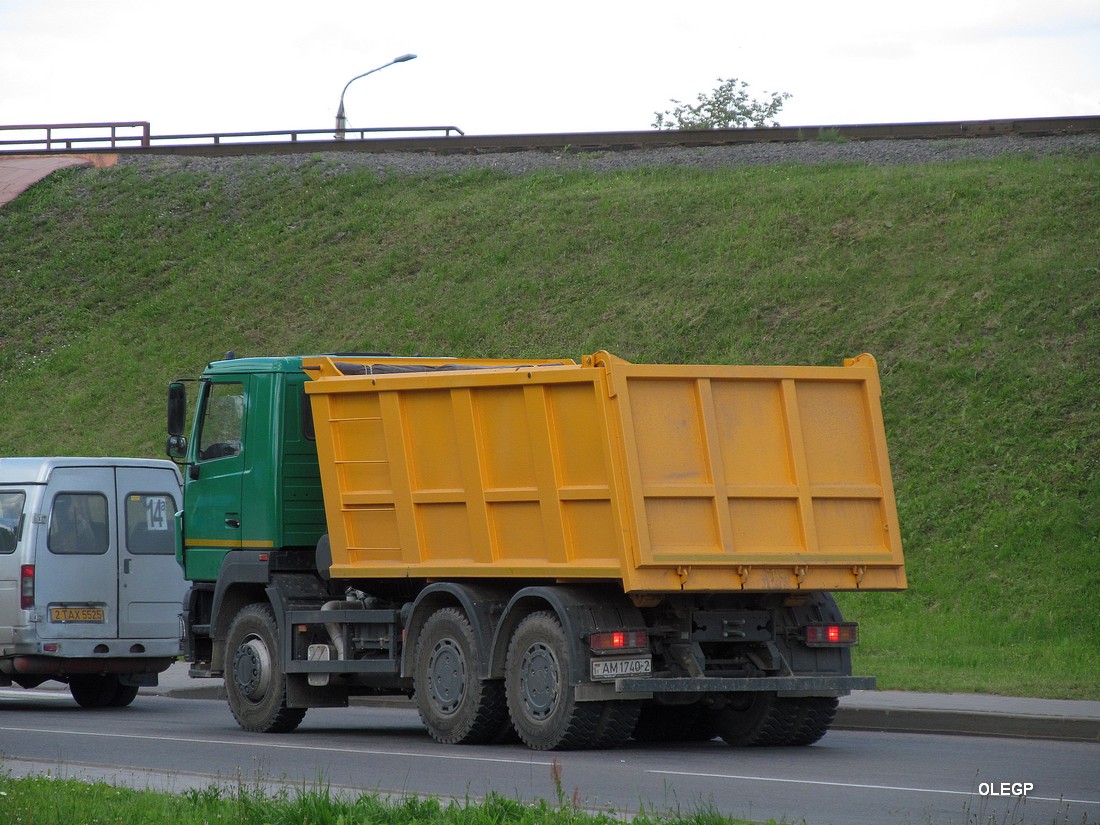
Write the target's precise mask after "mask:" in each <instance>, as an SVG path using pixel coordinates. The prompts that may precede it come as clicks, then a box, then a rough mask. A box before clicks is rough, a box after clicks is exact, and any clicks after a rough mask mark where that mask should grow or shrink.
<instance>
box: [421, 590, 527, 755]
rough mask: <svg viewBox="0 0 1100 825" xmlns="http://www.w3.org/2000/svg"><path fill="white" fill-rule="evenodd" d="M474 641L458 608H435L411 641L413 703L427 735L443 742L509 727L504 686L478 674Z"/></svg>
mask: <svg viewBox="0 0 1100 825" xmlns="http://www.w3.org/2000/svg"><path fill="white" fill-rule="evenodd" d="M477 650H478V646H477V642H476V639H475V638H474V631H473V628H472V627H471V626H470V622H469V620H468V619H467V618H466V616H464V615H463V614H462V612H461V611H459V610H457V609H455V608H453V607H447V608H443V609H442V610H437V611H436V612H435V613H433V614H432V615H431V616H429V617H428V620H427V621H426V622H425V623H424V628H423V629H422V630H421V631H420V637H419V640H418V642H417V645H416V671H415V673H414V675H413V685H414V687H415V690H416V707H417V710H419V711H420V718H421V719H422V720H423V722H424V725H425V727H427V729H428V733H430V734H431V735H432V738H433V739H435V740H437V741H439V742H443V743H444V744H447V745H473V744H482V743H485V742H495V741H498V740H500V739H501V738H502V737H503V736H504V735H505V734H506V733H507V732H508V730H509V728H510V726H511V723H510V721H509V719H508V706H507V703H506V702H505V698H504V685H503V683H502V682H499V681H484V680H482V679H480V678H478V655H477Z"/></svg>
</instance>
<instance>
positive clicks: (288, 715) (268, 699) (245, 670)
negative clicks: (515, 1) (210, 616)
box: [225, 604, 306, 733]
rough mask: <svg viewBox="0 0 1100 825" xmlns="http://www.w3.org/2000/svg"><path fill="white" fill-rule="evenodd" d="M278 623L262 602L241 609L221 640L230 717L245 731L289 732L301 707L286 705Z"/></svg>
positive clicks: (298, 716)
mask: <svg viewBox="0 0 1100 825" xmlns="http://www.w3.org/2000/svg"><path fill="white" fill-rule="evenodd" d="M277 640H278V625H277V624H276V623H275V614H274V613H273V612H272V611H271V608H270V607H268V606H267V605H266V604H250V605H248V606H247V607H244V608H242V609H241V611H240V612H239V613H238V614H237V615H236V617H234V619H233V623H232V624H231V625H230V626H229V634H228V636H227V637H226V642H225V692H226V696H227V698H228V699H229V709H230V710H231V711H233V717H234V718H235V719H236V720H237V724H239V725H240V726H241V727H242V728H244V729H245V730H250V731H256V732H258V733H289V732H290V731H292V730H294V729H295V728H296V727H298V724H299V723H300V722H301V721H302V717H304V716H305V715H306V710H305V708H288V707H287V706H286V675H285V674H284V673H282V672H281V671H280V670H279V666H278V661H279V646H278V641H277Z"/></svg>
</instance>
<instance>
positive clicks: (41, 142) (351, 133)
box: [0, 121, 466, 153]
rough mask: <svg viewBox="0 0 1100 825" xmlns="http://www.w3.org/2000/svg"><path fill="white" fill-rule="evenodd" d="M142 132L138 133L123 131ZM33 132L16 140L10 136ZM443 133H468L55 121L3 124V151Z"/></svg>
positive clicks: (436, 128) (400, 128)
mask: <svg viewBox="0 0 1100 825" xmlns="http://www.w3.org/2000/svg"><path fill="white" fill-rule="evenodd" d="M132 129H140V132H139V133H136V134H135V133H127V132H126V131H124V130H132ZM10 132H16V133H31V134H26V135H21V136H19V137H17V138H9V137H5V135H6V133H10ZM421 132H442V133H443V134H444V135H445V136H446V137H450V136H451V135H452V134H457V135H460V136H461V135H465V134H466V133H465V132H463V131H462V130H461V129H459V128H458V127H457V126H374V127H364V128H357V129H351V128H345V129H343V130H341V131H340V132H334V131H333V130H332V129H276V130H272V131H264V132H204V133H198V134H181V135H153V134H151V133H150V129H149V122H148V121H127V122H116V123H51V124H46V123H43V124H27V125H19V126H0V152H20V153H33V152H76V151H88V152H94V151H109V150H123V151H125V150H127V149H152V148H154V147H157V146H221V145H223V144H255V143H292V144H293V143H299V142H301V143H310V142H329V141H334V140H335V141H353V140H366V139H367V136H368V135H375V134H381V133H386V134H396V133H421Z"/></svg>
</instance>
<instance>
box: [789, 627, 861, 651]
mask: <svg viewBox="0 0 1100 825" xmlns="http://www.w3.org/2000/svg"><path fill="white" fill-rule="evenodd" d="M803 631H804V632H805V636H804V639H805V642H806V647H852V646H853V645H856V644H859V625H858V624H856V623H855V622H842V623H837V624H810V625H806V626H805V627H804V628H803Z"/></svg>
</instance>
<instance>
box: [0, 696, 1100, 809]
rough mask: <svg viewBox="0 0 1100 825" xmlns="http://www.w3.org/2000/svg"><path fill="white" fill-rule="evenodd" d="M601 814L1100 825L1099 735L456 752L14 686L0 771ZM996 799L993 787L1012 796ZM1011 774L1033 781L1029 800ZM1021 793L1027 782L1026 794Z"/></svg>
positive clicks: (377, 730)
mask: <svg viewBox="0 0 1100 825" xmlns="http://www.w3.org/2000/svg"><path fill="white" fill-rule="evenodd" d="M554 760H557V762H558V764H559V766H560V776H561V784H562V793H563V794H564V795H565V797H567V798H570V799H573V798H575V799H576V800H577V801H578V802H579V803H580V804H582V805H583V806H585V807H588V808H593V809H601V810H605V809H607V808H608V807H611V808H614V809H616V810H619V811H625V812H634V811H637V810H638V809H639V808H640V807H645V808H647V809H656V810H658V811H667V810H677V809H678V810H682V811H683V810H693V809H695V808H697V807H701V806H703V807H705V806H710V807H713V808H714V809H716V810H718V811H721V812H722V813H725V814H729V815H733V816H740V817H745V818H751V819H754V820H764V821H767V820H768V819H775V820H776V821H786V822H802V821H805V822H806V823H808V825H825V824H826V823H837V824H838V825H839V823H847V824H849V825H857V823H869V824H871V823H873V825H891V823H925V825H927V823H964V822H982V823H984V822H990V821H994V822H998V823H1001V822H1011V823H1017V825H1025V823H1030V822H1036V823H1040V822H1042V823H1050V822H1053V821H1058V822H1068V823H1074V825H1081V823H1097V822H1100V744H1094V743H1080V742H1058V741H1044V740H1025V739H1003V738H1000V739H998V738H984V737H977V736H965V737H963V736H941V735H930V734H909V733H880V732H855V731H832V732H830V733H829V734H828V735H827V736H826V737H825V738H824V739H823V740H822V741H821V742H820V743H819V744H818V745H815V746H813V747H809V748H761V749H734V748H730V747H728V746H727V745H725V744H724V743H722V742H721V741H720V740H716V741H714V742H709V743H704V744H696V745H680V746H675V747H667V746H666V747H661V748H657V747H653V746H642V745H628V746H626V747H623V748H620V749H617V750H613V751H596V752H569V753H561V754H546V753H537V752H533V751H530V750H528V749H526V748H524V747H522V746H520V745H507V746H493V747H488V746H486V747H465V748H464V747H448V746H443V745H439V744H437V743H435V742H434V741H432V740H431V738H430V737H428V735H427V733H426V732H425V731H424V728H423V727H422V726H421V724H420V720H419V718H418V717H417V714H416V712H415V711H413V710H409V709H406V708H375V707H353V708H349V709H337V710H319V709H314V710H311V711H310V712H309V714H307V716H306V719H305V722H304V723H303V725H302V727H301V728H300V729H299V730H298V731H297V732H295V733H293V734H287V735H281V736H276V735H263V734H250V733H246V732H244V731H242V730H240V729H239V728H238V727H237V725H236V723H235V722H234V720H233V718H232V716H231V715H230V713H229V710H228V708H227V707H226V705H225V704H223V703H222V702H210V701H203V700H194V699H172V698H167V697H164V696H155V695H144V694H143V695H139V697H138V698H137V700H136V701H135V702H134V704H133V705H132V706H131V707H129V708H124V709H112V710H103V711H87V710H82V709H80V708H79V707H77V706H76V704H75V703H74V702H73V701H72V699H71V698H70V697H69V696H68V694H67V693H65V692H63V691H21V690H0V770H4V771H7V772H9V773H11V774H13V775H21V774H26V773H42V772H46V771H49V772H50V773H52V774H53V775H64V776H78V777H86V778H90V779H103V780H107V781H111V782H114V783H120V784H128V785H135V786H137V787H143V788H144V787H152V788H160V789H167V790H172V791H177V792H178V791H182V790H185V789H188V788H192V787H196V788H205V787H208V786H209V785H211V784H212V783H225V784H228V785H230V786H232V787H236V785H237V783H238V782H241V781H243V782H245V783H247V784H249V785H252V784H262V785H265V786H266V785H268V784H275V785H277V784H280V783H285V784H289V785H290V786H292V787H298V788H300V787H303V786H306V787H310V786H317V785H320V784H327V785H329V786H330V787H331V788H332V789H334V790H337V791H340V790H345V791H346V792H348V793H351V794H356V793H360V792H378V793H381V794H393V795H398V796H399V795H402V794H409V793H412V794H432V795H437V796H441V797H454V798H458V799H465V798H467V797H481V796H484V795H486V794H488V793H491V792H496V793H500V794H503V795H507V796H509V797H515V798H520V799H524V800H535V799H540V798H541V799H546V800H549V801H554V800H555V799H556V798H557V791H556V788H555V785H554V781H553V776H552V771H553V770H554ZM1002 783H1010V784H1009V785H1008V787H1007V788H1006V789H1005V792H1006V794H1007V795H1004V796H991V795H989V794H988V793H986V794H982V793H980V792H979V791H982V790H989V789H988V788H984V787H983V786H984V785H987V784H991V785H992V786H993V790H994V791H995V792H997V793H1000V792H1001V790H1002V789H1001V785H1002ZM1011 783H1029V784H1030V785H1031V786H1032V787H1031V788H1030V789H1029V790H1028V792H1027V795H1026V797H1025V796H1021V795H1013V793H1012V791H1013V788H1012V787H1011ZM1016 790H1017V791H1019V790H1021V789H1020V788H1017V789H1016Z"/></svg>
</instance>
